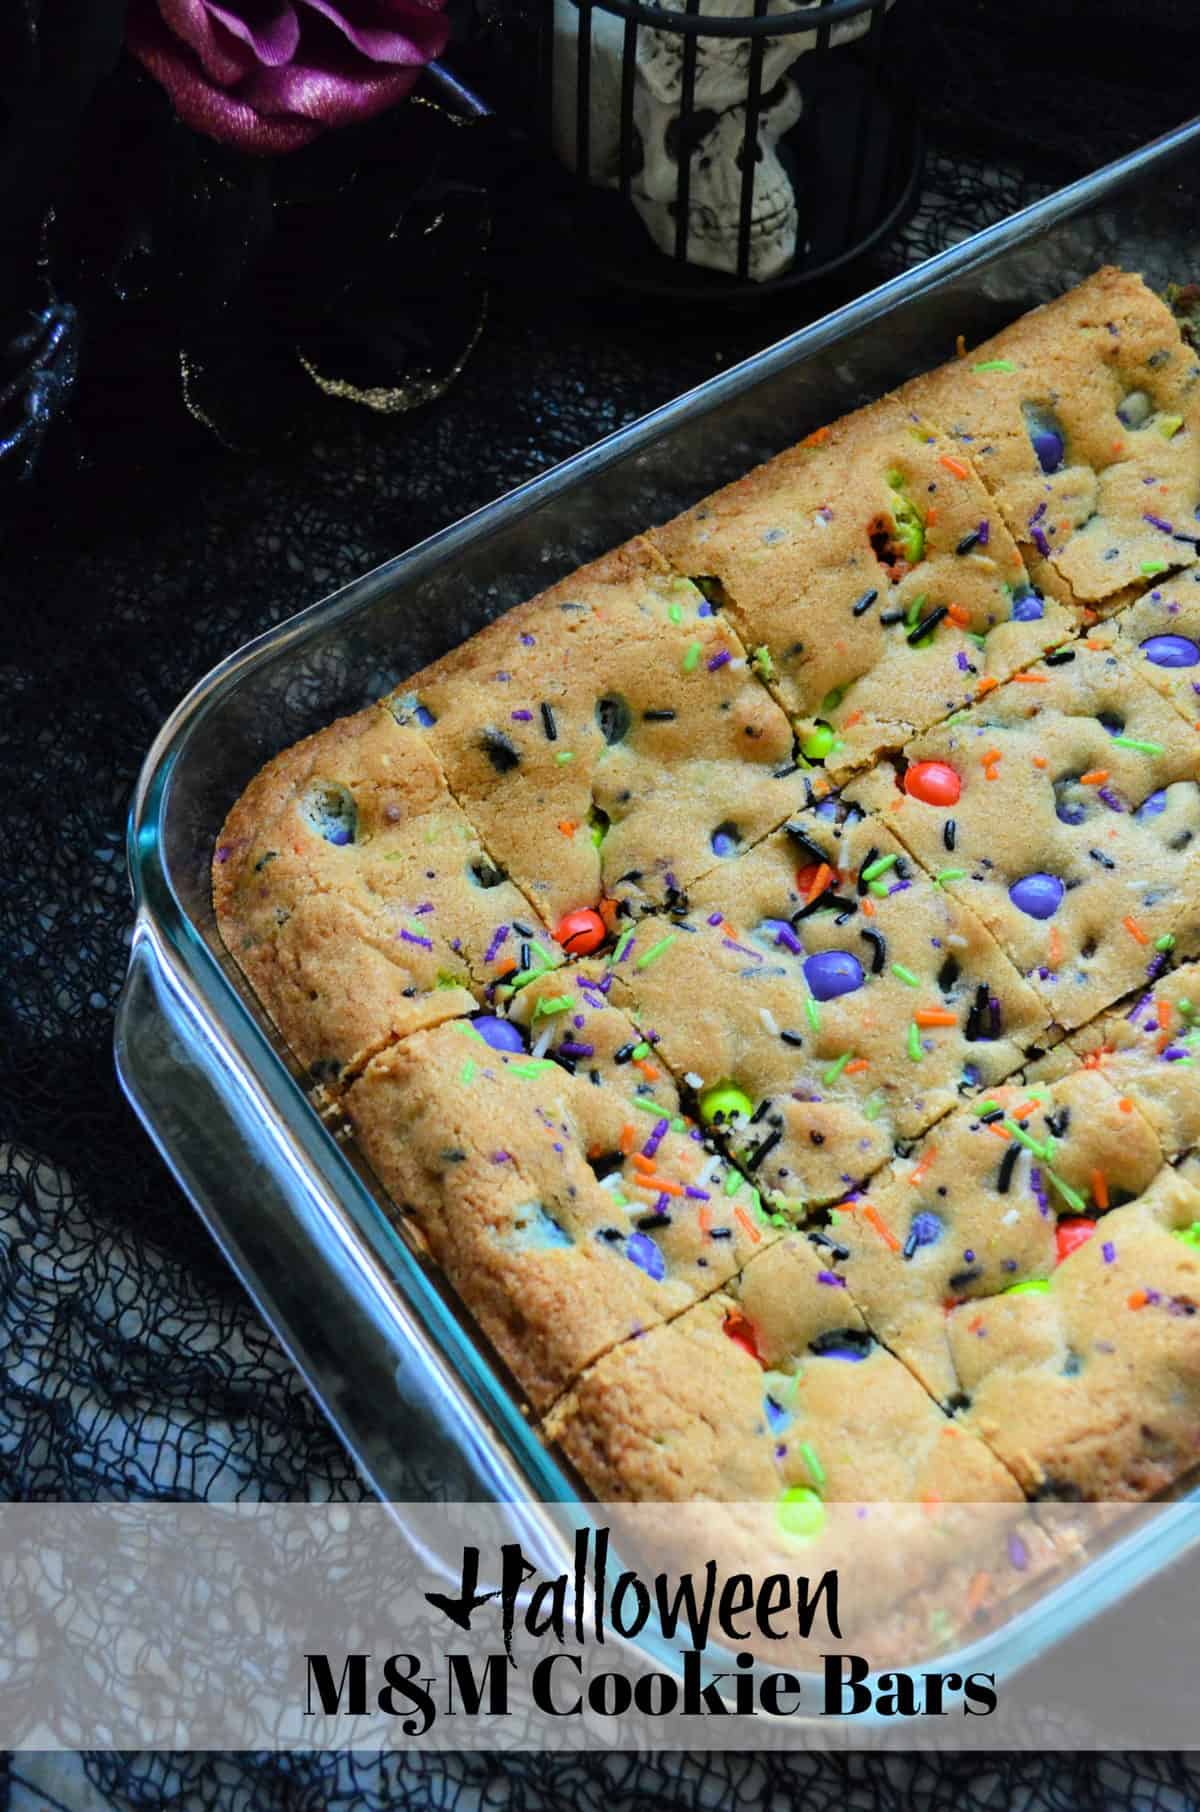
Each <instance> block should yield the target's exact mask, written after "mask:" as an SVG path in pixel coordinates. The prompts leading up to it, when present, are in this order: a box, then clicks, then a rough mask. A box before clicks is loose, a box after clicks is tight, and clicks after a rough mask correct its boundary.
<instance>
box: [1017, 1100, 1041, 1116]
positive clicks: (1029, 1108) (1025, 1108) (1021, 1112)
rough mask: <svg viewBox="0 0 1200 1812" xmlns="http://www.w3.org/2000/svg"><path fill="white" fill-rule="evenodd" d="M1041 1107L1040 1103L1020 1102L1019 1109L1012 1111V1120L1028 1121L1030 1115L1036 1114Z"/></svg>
mask: <svg viewBox="0 0 1200 1812" xmlns="http://www.w3.org/2000/svg"><path fill="white" fill-rule="evenodd" d="M1041 1105H1042V1104H1041V1102H1040V1101H1022V1103H1021V1105H1020V1107H1014V1108H1013V1109H1012V1118H1013V1119H1014V1120H1018V1121H1020V1120H1028V1118H1029V1116H1030V1114H1036V1113H1037V1110H1038V1108H1039V1107H1040V1106H1041Z"/></svg>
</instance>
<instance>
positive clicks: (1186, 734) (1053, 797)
mask: <svg viewBox="0 0 1200 1812" xmlns="http://www.w3.org/2000/svg"><path fill="white" fill-rule="evenodd" d="M1198 776H1200V740H1198V739H1197V735H1196V732H1195V731H1194V730H1192V729H1191V728H1190V727H1189V725H1187V724H1186V723H1184V722H1183V720H1182V719H1181V718H1180V716H1179V714H1178V713H1177V712H1175V711H1173V710H1172V709H1171V707H1170V706H1169V705H1168V704H1167V703H1166V701H1165V700H1164V699H1162V698H1160V697H1159V695H1158V694H1157V693H1156V692H1155V691H1153V689H1152V688H1151V687H1150V686H1147V685H1146V684H1144V683H1143V681H1142V680H1141V679H1140V678H1139V676H1138V675H1137V674H1136V673H1135V672H1134V671H1133V669H1132V668H1131V667H1130V666H1129V665H1128V663H1127V662H1125V661H1124V660H1122V659H1121V658H1119V657H1118V655H1117V654H1115V653H1114V652H1113V651H1112V650H1111V648H1108V647H1104V646H1089V645H1088V644H1085V643H1078V644H1076V645H1074V646H1073V647H1071V648H1070V649H1064V650H1060V651H1059V652H1058V653H1057V654H1053V655H1050V656H1048V657H1047V658H1046V659H1045V660H1044V661H1042V662H1040V663H1039V664H1038V665H1037V666H1035V667H1033V668H1031V669H1030V671H1029V673H1028V674H1024V675H1020V676H1018V677H1016V678H1014V679H1013V680H1011V681H1010V682H1009V683H1008V684H1007V685H1005V686H1001V687H998V688H997V689H996V690H995V691H993V692H991V693H989V694H988V695H987V696H986V697H985V698H983V699H982V700H980V702H979V703H978V704H976V705H974V706H972V708H971V709H970V710H969V711H967V712H965V713H964V714H962V715H961V716H960V717H959V718H957V719H956V720H955V721H954V722H951V723H946V724H943V725H941V726H940V727H939V728H937V729H936V730H932V731H929V732H928V733H927V734H926V735H924V736H920V737H917V738H915V739H914V740H913V741H912V742H910V743H908V744H907V745H906V746H905V749H904V753H903V757H902V758H901V759H900V760H899V761H884V762H881V763H880V764H879V766H878V768H876V769H875V770H874V771H873V772H872V773H870V774H868V775H866V776H864V777H863V778H862V779H861V780H859V781H856V782H855V784H854V785H853V786H852V787H851V788H849V789H848V795H849V796H850V797H851V798H853V799H854V800H855V801H856V802H858V803H859V804H861V805H863V806H866V807H869V808H871V809H872V810H874V811H876V812H877V813H878V814H879V815H880V816H881V817H882V818H883V819H884V820H885V822H886V823H888V824H890V825H891V826H892V828H893V829H894V830H895V832H896V834H897V836H899V837H900V838H901V839H902V840H903V842H904V843H905V844H906V845H907V846H908V848H909V849H910V850H911V851H912V853H913V854H914V855H915V856H916V857H917V859H918V860H919V861H920V862H921V863H922V864H923V866H924V867H925V868H926V869H927V870H928V871H929V872H930V873H931V874H933V875H934V876H935V877H936V878H937V879H938V880H939V884H940V885H942V886H944V887H946V888H947V889H948V890H949V891H951V892H952V893H954V894H955V895H956V896H957V897H958V898H959V899H961V900H962V901H963V902H964V904H965V905H968V906H970V907H971V908H972V909H973V910H974V912H975V913H976V914H977V916H978V917H979V918H980V919H982V920H983V922H984V924H985V925H986V926H987V927H988V929H989V930H990V931H991V932H992V934H993V935H994V936H995V937H996V938H997V939H998V940H999V942H1000V943H1001V944H1002V946H1003V947H1004V949H1005V950H1006V951H1007V953H1008V954H1009V955H1010V956H1011V958H1012V959H1013V961H1014V962H1015V963H1016V965H1017V967H1018V969H1019V970H1020V971H1021V973H1022V974H1023V975H1024V976H1025V977H1026V978H1027V979H1028V981H1029V983H1030V985H1031V986H1032V987H1033V988H1034V989H1035V990H1036V991H1037V992H1038V993H1039V994H1040V995H1041V996H1042V998H1043V1000H1045V1002H1046V1003H1047V1005H1048V1006H1049V1008H1050V1011H1051V1013H1052V1014H1053V1016H1054V1018H1055V1019H1056V1021H1058V1023H1059V1024H1061V1025H1062V1026H1063V1027H1065V1028H1068V1029H1069V1028H1072V1027H1074V1026H1078V1025H1081V1024H1083V1023H1084V1022H1085V1021H1086V1020H1088V1019H1090V1018H1091V1017H1093V1016H1094V1015H1095V1014H1096V1013H1097V1012H1099V1011H1100V1010H1102V1009H1103V1008H1104V1007H1106V1006H1109V1005H1111V1003H1112V1002H1113V1001H1114V1000H1117V999H1119V998H1120V996H1121V995H1123V994H1125V993H1128V992H1129V991H1130V990H1131V989H1133V988H1135V987H1138V986H1140V985H1142V984H1143V983H1144V982H1145V981H1146V980H1147V979H1151V980H1152V979H1153V978H1154V976H1155V975H1156V974H1157V973H1158V971H1159V969H1161V968H1162V967H1163V966H1164V965H1165V958H1164V957H1163V955H1162V954H1161V951H1160V949H1159V948H1157V946H1159V945H1160V942H1162V941H1163V940H1170V939H1171V938H1172V937H1175V938H1176V940H1177V942H1178V943H1179V945H1180V948H1181V949H1185V948H1190V945H1191V943H1192V941H1194V938H1195V926H1196V922H1197V918H1198V915H1200V835H1198V833H1200V786H1198V785H1197V778H1198Z"/></svg>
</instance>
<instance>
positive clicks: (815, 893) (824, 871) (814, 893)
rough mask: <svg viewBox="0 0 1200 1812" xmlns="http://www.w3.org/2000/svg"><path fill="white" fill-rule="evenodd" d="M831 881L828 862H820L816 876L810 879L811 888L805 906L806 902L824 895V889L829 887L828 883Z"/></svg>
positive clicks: (831, 875) (830, 870) (830, 869)
mask: <svg viewBox="0 0 1200 1812" xmlns="http://www.w3.org/2000/svg"><path fill="white" fill-rule="evenodd" d="M832 880H833V870H832V868H830V866H829V864H828V862H822V863H821V865H820V867H819V868H818V869H817V872H816V874H815V875H814V876H813V878H812V886H811V887H810V888H809V890H808V895H807V900H806V904H807V902H808V901H812V900H815V899H818V898H819V897H820V895H821V894H823V893H824V891H825V889H826V888H827V887H828V886H829V883H830V882H831V881H832Z"/></svg>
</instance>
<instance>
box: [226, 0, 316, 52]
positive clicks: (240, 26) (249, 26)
mask: <svg viewBox="0 0 1200 1812" xmlns="http://www.w3.org/2000/svg"><path fill="white" fill-rule="evenodd" d="M207 5H208V10H209V12H210V13H211V14H212V16H213V18H214V19H219V20H220V22H221V24H222V25H223V26H224V27H225V29H226V31H228V32H232V34H233V36H234V37H235V38H240V39H241V41H242V43H243V44H247V45H249V47H250V49H251V50H252V51H253V52H254V55H255V58H256V59H257V61H258V62H260V63H265V64H266V65H267V67H268V68H269V69H278V68H280V67H281V66H282V65H283V64H284V63H290V62H291V60H292V58H293V57H294V56H295V54H296V51H297V50H298V48H299V45H300V21H299V19H298V18H297V17H296V9H295V7H294V6H292V5H291V4H290V0H280V4H279V5H278V6H276V7H275V8H274V9H273V10H271V11H270V13H269V14H268V16H267V17H266V18H264V19H262V20H261V21H259V22H257V23H255V22H252V20H251V19H247V18H243V17H241V15H239V14H238V13H235V12H234V11H233V10H232V9H231V8H230V7H228V6H218V5H217V4H216V0H207ZM263 10H265V9H263V8H261V7H256V6H253V5H251V4H247V5H246V7H245V11H246V12H248V13H251V14H253V13H255V12H261V11H263Z"/></svg>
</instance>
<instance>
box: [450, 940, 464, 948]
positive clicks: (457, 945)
mask: <svg viewBox="0 0 1200 1812" xmlns="http://www.w3.org/2000/svg"><path fill="white" fill-rule="evenodd" d="M450 948H451V950H461V949H462V939H461V938H460V937H452V938H451V939H450Z"/></svg>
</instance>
